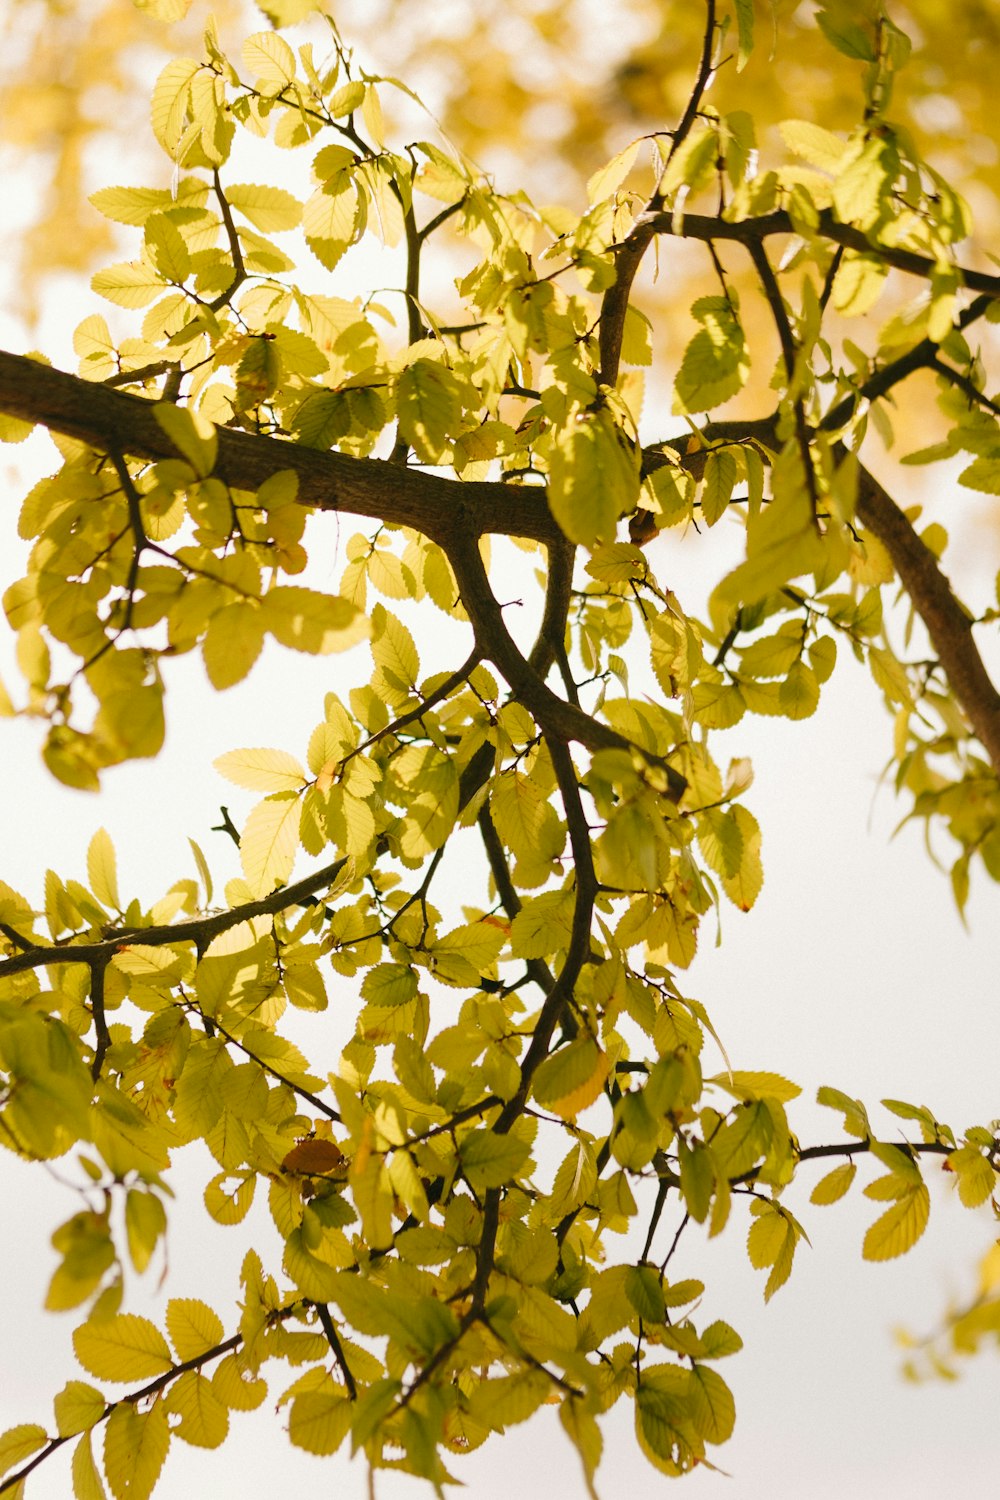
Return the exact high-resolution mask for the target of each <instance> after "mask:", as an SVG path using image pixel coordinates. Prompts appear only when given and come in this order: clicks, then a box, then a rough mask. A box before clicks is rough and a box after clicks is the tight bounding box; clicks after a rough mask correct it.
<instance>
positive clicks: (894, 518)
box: [857, 465, 1000, 776]
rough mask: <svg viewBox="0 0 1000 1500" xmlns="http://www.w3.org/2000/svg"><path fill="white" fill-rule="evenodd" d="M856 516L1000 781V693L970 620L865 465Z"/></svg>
mask: <svg viewBox="0 0 1000 1500" xmlns="http://www.w3.org/2000/svg"><path fill="white" fill-rule="evenodd" d="M857 515H858V519H859V520H860V521H861V522H862V524H863V525H865V526H866V527H867V528H868V530H869V531H870V532H871V533H872V535H873V536H876V537H877V538H878V540H879V541H880V542H881V543H882V545H883V547H885V549H886V551H887V552H888V554H889V556H890V557H891V558H892V562H893V566H894V567H895V569H896V572H897V573H898V575H899V580H900V582H901V583H902V585H903V587H904V588H905V589H906V592H907V593H908V594H909V596H910V599H911V601H912V603H913V607H914V609H915V610H916V611H917V613H918V614H919V616H920V618H921V619H922V620H923V622H924V625H925V627H926V630H927V634H928V635H929V636H930V638H931V644H932V645H933V647H934V650H935V651H936V652H937V657H938V660H939V661H940V663H941V666H942V667H943V668H944V671H945V674H946V675H947V678H948V682H949V684H950V686H951V690H952V692H953V693H954V694H955V697H956V698H957V700H958V702H959V704H960V705H961V707H962V710H963V712H964V713H965V716H966V718H967V719H968V721H969V723H970V724H971V726H972V728H973V730H974V732H975V734H976V735H977V736H978V738H979V740H980V741H981V743H982V745H983V748H984V749H985V751H986V753H987V755H988V756H989V758H990V763H991V764H992V766H993V769H994V770H995V771H996V773H997V775H998V776H1000V693H998V692H997V690H996V688H995V687H994V685H993V681H992V679H991V677H990V674H989V673H988V672H987V670H986V667H985V665H984V664H983V659H982V657H981V656H980V654H979V648H978V646H977V645H976V642H975V639H974V638H973V634H972V624H973V622H972V620H971V619H970V617H969V615H968V614H967V613H966V611H965V610H964V609H963V608H962V605H961V604H960V603H959V601H958V600H957V599H956V598H955V595H954V593H953V592H952V588H951V584H950V583H949V582H948V579H947V578H946V576H945V574H944V573H943V572H942V570H941V568H940V566H939V564H938V561H937V558H936V557H935V556H934V554H933V552H931V550H930V548H929V547H926V546H925V545H924V543H923V542H922V541H921V540H920V538H919V537H918V536H917V533H916V532H915V531H914V529H913V526H912V524H911V523H910V521H909V519H908V518H907V517H906V516H905V515H904V514H903V512H902V510H900V508H899V506H898V505H897V504H896V502H895V500H893V498H892V496H891V495H890V494H889V492H888V491H887V490H886V489H885V488H884V486H883V485H881V484H880V483H879V481H878V480H877V479H876V478H875V476H874V474H871V473H870V472H869V471H868V470H867V469H866V468H864V466H863V465H860V466H859V469H858V509H857Z"/></svg>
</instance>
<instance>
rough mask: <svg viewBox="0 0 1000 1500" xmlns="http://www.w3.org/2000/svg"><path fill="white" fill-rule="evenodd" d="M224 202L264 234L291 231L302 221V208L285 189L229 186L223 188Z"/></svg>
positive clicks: (232, 183)
mask: <svg viewBox="0 0 1000 1500" xmlns="http://www.w3.org/2000/svg"><path fill="white" fill-rule="evenodd" d="M226 198H227V199H228V201H229V205H230V207H231V208H235V209H237V210H238V211H239V212H240V213H241V214H244V215H245V216H246V217H247V218H248V219H249V220H250V222H251V224H253V225H255V226H256V228H257V229H259V230H261V232H262V233H264V234H273V233H275V232H280V231H281V230H285V229H294V228H295V227H296V225H297V224H299V223H300V222H301V219H302V204H301V203H300V202H299V200H298V198H295V197H293V196H292V194H291V193H288V192H286V191H285V190H284V188H276V187H259V186H257V184H256V183H244V182H231V183H227V184H226Z"/></svg>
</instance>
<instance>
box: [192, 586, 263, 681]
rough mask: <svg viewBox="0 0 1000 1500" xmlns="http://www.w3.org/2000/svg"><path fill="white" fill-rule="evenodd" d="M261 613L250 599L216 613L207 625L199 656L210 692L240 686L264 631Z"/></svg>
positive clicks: (255, 657)
mask: <svg viewBox="0 0 1000 1500" xmlns="http://www.w3.org/2000/svg"><path fill="white" fill-rule="evenodd" d="M266 628H267V627H266V623H265V620H264V615H263V611H262V610H261V608H260V606H259V605H257V604H255V603H254V602H253V601H252V600H250V599H237V600H235V601H234V602H233V603H232V604H226V605H224V606H223V607H222V609H217V610H216V612H215V614H214V615H213V616H212V618H211V619H210V620H209V622H208V629H207V630H206V632H205V638H204V640H203V641H202V643H201V654H202V657H203V659H204V662H205V671H206V672H207V673H208V680H209V682H210V683H211V684H212V686H213V687H214V688H218V689H220V690H221V689H223V688H228V687H232V686H233V685H234V683H237V682H242V681H243V679H244V677H245V676H246V675H247V673H248V672H249V671H250V668H251V667H252V666H253V664H254V662H255V661H256V660H257V658H258V656H259V655H260V651H261V647H262V646H263V644H264V632H265V629H266Z"/></svg>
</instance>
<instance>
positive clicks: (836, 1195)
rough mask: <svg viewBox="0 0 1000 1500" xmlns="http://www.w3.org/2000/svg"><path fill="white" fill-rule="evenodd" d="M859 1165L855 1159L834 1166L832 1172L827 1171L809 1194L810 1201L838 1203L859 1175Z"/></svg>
mask: <svg viewBox="0 0 1000 1500" xmlns="http://www.w3.org/2000/svg"><path fill="white" fill-rule="evenodd" d="M857 1170H858V1169H857V1166H856V1164H855V1163H854V1162H853V1161H844V1162H841V1164H840V1166H839V1167H834V1169H833V1171H832V1172H827V1174H826V1176H825V1177H821V1178H820V1180H819V1182H817V1184H816V1186H815V1187H814V1188H813V1190H812V1192H811V1193H810V1194H809V1202H810V1203H819V1204H827V1203H836V1202H837V1201H838V1199H840V1198H842V1197H843V1196H844V1194H845V1193H846V1192H847V1190H848V1188H849V1187H850V1186H851V1183H852V1182H853V1181H854V1178H855V1176H856V1175H857Z"/></svg>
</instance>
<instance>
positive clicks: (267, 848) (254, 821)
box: [240, 792, 302, 897]
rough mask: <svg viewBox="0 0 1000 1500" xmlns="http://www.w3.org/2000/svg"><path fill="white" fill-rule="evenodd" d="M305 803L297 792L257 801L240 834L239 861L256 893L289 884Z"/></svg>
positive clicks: (256, 894)
mask: <svg viewBox="0 0 1000 1500" xmlns="http://www.w3.org/2000/svg"><path fill="white" fill-rule="evenodd" d="M301 816H302V803H301V801H300V799H299V798H298V797H297V796H296V795H295V793H294V792H278V793H276V794H275V795H274V796H273V797H268V798H267V799H266V800H265V801H263V802H258V804H257V806H256V807H255V808H254V809H253V811H252V812H251V814H250V816H249V817H248V818H247V820H246V823H245V825H244V828H243V832H242V834H241V835H240V864H241V865H242V867H243V873H244V875H245V876H246V879H247V884H248V885H249V887H250V889H251V891H252V892H253V894H254V896H258V897H259V896H267V895H269V894H270V892H271V891H273V890H274V888H275V886H276V885H287V883H288V877H289V875H290V874H291V873H292V865H293V864H294V863H295V855H296V853H297V851H298V847H299V822H300V820H301Z"/></svg>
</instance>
